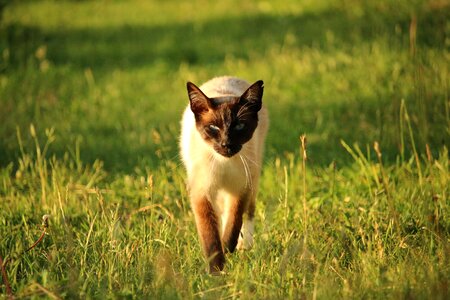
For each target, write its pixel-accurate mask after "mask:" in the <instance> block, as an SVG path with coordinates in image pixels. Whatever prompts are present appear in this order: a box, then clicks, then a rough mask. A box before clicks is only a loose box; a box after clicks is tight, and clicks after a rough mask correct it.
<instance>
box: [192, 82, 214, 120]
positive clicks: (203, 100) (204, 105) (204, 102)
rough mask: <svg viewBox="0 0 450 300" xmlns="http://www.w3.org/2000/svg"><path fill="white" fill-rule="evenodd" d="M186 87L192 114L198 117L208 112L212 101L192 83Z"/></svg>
mask: <svg viewBox="0 0 450 300" xmlns="http://www.w3.org/2000/svg"><path fill="white" fill-rule="evenodd" d="M186 87H187V91H188V95H189V101H190V103H191V110H192V112H193V113H194V114H196V115H198V114H201V113H204V112H206V111H208V110H209V108H210V106H211V103H210V101H211V100H210V99H209V98H208V97H207V96H206V95H205V94H204V93H203V92H202V91H201V90H200V88H199V87H198V86H196V85H195V84H193V83H192V82H188V83H187V85H186Z"/></svg>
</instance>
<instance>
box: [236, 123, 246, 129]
mask: <svg viewBox="0 0 450 300" xmlns="http://www.w3.org/2000/svg"><path fill="white" fill-rule="evenodd" d="M244 127H245V124H244V123H237V124H236V126H234V129H236V130H241V129H243V128H244Z"/></svg>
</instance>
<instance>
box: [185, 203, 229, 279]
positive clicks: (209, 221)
mask: <svg viewBox="0 0 450 300" xmlns="http://www.w3.org/2000/svg"><path fill="white" fill-rule="evenodd" d="M192 210H193V211H194V215H195V223H196V225H197V231H198V235H199V238H200V242H201V245H202V248H203V253H204V254H205V256H206V258H207V260H208V262H209V272H210V273H212V274H217V273H220V271H222V270H223V267H224V264H225V256H224V254H223V249H222V243H221V241H220V234H219V227H218V225H219V224H218V221H217V216H216V213H215V211H214V209H213V207H212V205H211V202H209V201H208V199H207V197H205V196H204V197H199V198H195V199H193V201H192Z"/></svg>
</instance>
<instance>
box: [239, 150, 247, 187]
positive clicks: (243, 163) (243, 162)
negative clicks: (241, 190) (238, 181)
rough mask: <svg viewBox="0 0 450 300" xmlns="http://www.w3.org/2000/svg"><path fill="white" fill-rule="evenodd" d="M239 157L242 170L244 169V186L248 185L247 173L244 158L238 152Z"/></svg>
mask: <svg viewBox="0 0 450 300" xmlns="http://www.w3.org/2000/svg"><path fill="white" fill-rule="evenodd" d="M239 158H240V159H241V161H242V166H243V167H244V171H245V185H246V186H249V179H248V178H249V174H248V171H247V167H246V165H245V161H244V158H243V157H242V155H240V154H239Z"/></svg>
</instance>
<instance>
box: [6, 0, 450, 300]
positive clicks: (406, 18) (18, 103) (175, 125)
mask: <svg viewBox="0 0 450 300" xmlns="http://www.w3.org/2000/svg"><path fill="white" fill-rule="evenodd" d="M4 2H5V1H3V2H2V3H4ZM6 2H10V3H8V5H7V6H6V7H5V8H4V10H3V14H2V17H1V20H0V54H1V57H0V124H1V126H0V256H1V257H2V258H3V260H4V261H6V263H5V266H4V270H5V273H6V276H3V278H2V280H1V281H0V283H1V289H0V298H2V299H6V298H9V296H10V295H11V293H12V294H13V295H14V297H17V298H18V299H22V298H26V299H28V298H33V299H34V298H41V297H43V298H53V299H59V298H68V299H71V298H81V299H85V298H88V299H90V298H93V299H105V298H110V299H111V298H112V299H122V298H127V299H128V298H129V299H159V298H162V299H190V298H206V299H219V298H221V299H233V298H242V299H287V298H288V299H289V298H290V299H311V298H312V299H316V298H318V299H336V298H344V299H347V298H356V299H448V298H449V288H450V287H449V283H450V254H449V253H450V245H449V242H450V214H449V209H450V201H449V182H450V169H449V154H448V146H449V144H450V143H449V137H450V102H449V91H450V86H449V65H450V56H449V48H450V39H449V37H450V21H449V20H450V6H449V4H448V2H447V1H440V0H437V1H431V0H430V1H420V0H416V1H406V0H404V1H394V0H386V1H375V0H370V1H363V0H361V1H359V0H339V1H327V0H320V1H312V0H304V1H297V0H290V1H281V0H278V1H237V0H230V1H206V0H203V1H202V0H191V1H156V0H155V1H18V0H16V1H14V0H13V1H6ZM218 75H234V76H238V77H241V78H244V79H247V80H248V81H251V82H253V81H256V80H258V79H263V80H264V82H265V94H264V103H265V105H266V106H267V107H268V109H269V111H270V117H271V127H270V130H269V136H268V140H267V144H266V156H265V161H264V167H263V174H262V179H261V183H260V193H259V197H258V202H257V210H256V219H255V220H256V233H255V246H254V248H253V249H252V250H250V251H247V252H238V253H234V254H232V255H229V256H227V264H226V269H225V271H226V274H224V275H223V276H215V277H214V276H213V277H212V276H210V275H208V274H207V273H206V271H205V270H206V264H205V262H204V259H203V257H202V254H201V249H200V245H199V242H198V240H197V234H196V231H195V226H194V217H193V215H192V213H191V212H190V207H189V201H188V197H187V193H186V189H185V184H184V179H185V175H184V170H183V167H182V165H181V162H180V159H179V156H178V146H177V144H178V142H177V140H178V135H179V130H180V125H179V121H180V117H181V114H182V111H183V109H184V107H185V106H186V105H187V103H188V98H187V94H186V90H185V83H186V81H193V82H195V83H198V84H201V83H202V82H204V81H206V80H208V79H210V78H211V77H214V76H218ZM302 134H306V136H307V149H306V151H307V160H304V159H303V158H304V157H303V155H302V154H303V152H302V151H301V147H300V139H299V137H300V135H302ZM46 214H48V215H51V217H50V219H49V227H48V228H47V231H46V234H45V236H44V238H43V240H42V241H41V242H40V243H38V244H37V245H36V246H35V247H34V248H33V249H31V250H30V251H27V252H25V251H26V250H27V249H28V248H29V247H30V246H31V245H32V244H33V243H34V242H35V241H36V240H37V239H38V238H39V236H40V235H41V233H42V227H41V222H42V216H43V215H46ZM6 284H8V285H10V287H11V289H12V291H11V293H10V292H8V290H7V286H6Z"/></svg>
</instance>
